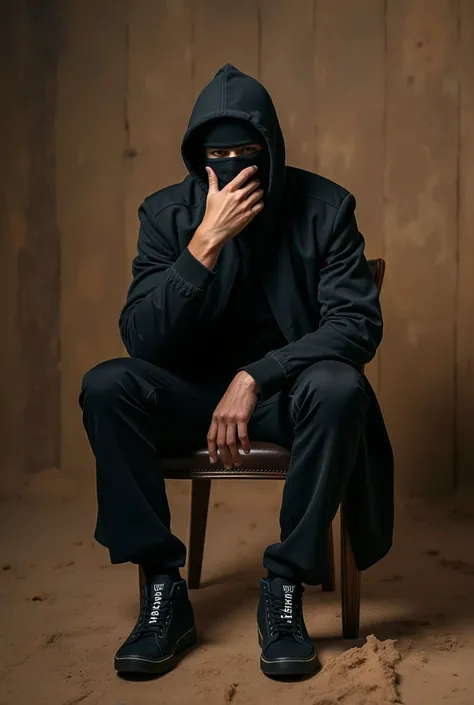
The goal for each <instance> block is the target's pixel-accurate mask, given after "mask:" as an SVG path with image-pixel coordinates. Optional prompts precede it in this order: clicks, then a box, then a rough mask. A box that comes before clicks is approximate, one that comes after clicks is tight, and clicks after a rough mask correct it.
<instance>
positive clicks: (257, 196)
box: [245, 188, 265, 207]
mask: <svg viewBox="0 0 474 705" xmlns="http://www.w3.org/2000/svg"><path fill="white" fill-rule="evenodd" d="M264 193H265V191H264V190H263V189H261V188H259V189H258V190H257V191H254V192H253V193H251V194H250V196H249V197H248V198H247V199H246V201H245V203H246V204H247V206H248V207H251V206H253V205H254V204H255V203H258V201H261V200H262V198H263V196H264Z"/></svg>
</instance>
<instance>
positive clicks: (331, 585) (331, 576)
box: [321, 522, 336, 592]
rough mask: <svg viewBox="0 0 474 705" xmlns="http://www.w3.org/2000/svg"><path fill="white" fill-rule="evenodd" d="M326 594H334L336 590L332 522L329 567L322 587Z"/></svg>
mask: <svg viewBox="0 0 474 705" xmlns="http://www.w3.org/2000/svg"><path fill="white" fill-rule="evenodd" d="M321 588H322V590H324V592H334V590H335V589H336V573H335V570H334V537H333V532H332V522H331V523H330V524H329V531H328V565H327V574H326V578H325V579H324V580H323V583H322V585H321Z"/></svg>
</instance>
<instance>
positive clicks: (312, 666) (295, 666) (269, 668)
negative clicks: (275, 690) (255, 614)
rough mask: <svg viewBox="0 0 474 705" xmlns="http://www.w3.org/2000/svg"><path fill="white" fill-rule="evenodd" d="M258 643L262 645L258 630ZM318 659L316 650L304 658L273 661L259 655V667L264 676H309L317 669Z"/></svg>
mask: <svg viewBox="0 0 474 705" xmlns="http://www.w3.org/2000/svg"><path fill="white" fill-rule="evenodd" d="M258 645H259V646H260V648H262V647H263V639H262V635H261V634H260V630H259V632H258ZM318 667H319V660H318V655H317V653H316V652H314V654H313V655H312V656H309V657H308V658H305V659H289V658H288V659H275V660H273V661H271V660H269V659H266V658H264V656H260V668H261V670H262V673H264V674H265V675H266V676H309V675H311V674H312V673H314V672H315V671H317V670H318Z"/></svg>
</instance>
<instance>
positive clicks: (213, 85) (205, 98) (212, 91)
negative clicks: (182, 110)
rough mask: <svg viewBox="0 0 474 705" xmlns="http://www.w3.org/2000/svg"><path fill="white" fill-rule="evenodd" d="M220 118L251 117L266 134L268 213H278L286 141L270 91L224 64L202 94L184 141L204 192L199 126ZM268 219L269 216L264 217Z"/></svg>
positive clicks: (188, 161) (186, 158) (189, 164)
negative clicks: (268, 167)
mask: <svg viewBox="0 0 474 705" xmlns="http://www.w3.org/2000/svg"><path fill="white" fill-rule="evenodd" d="M219 117H235V118H240V119H241V120H248V121H249V122H250V123H251V124H252V125H254V127H256V128H257V130H258V131H259V132H260V134H261V135H262V136H263V138H264V140H265V143H266V145H267V149H268V152H269V155H270V179H269V188H268V194H267V195H266V198H265V208H264V210H263V211H262V215H263V213H265V212H266V216H270V215H271V214H273V215H275V211H276V209H277V205H278V204H279V203H280V199H281V196H282V192H283V189H284V185H285V142H284V139H283V134H282V132H281V128H280V123H279V122H278V117H277V114H276V110H275V106H274V105H273V101H272V99H271V97H270V95H269V93H268V91H267V90H266V89H265V88H264V87H263V86H262V84H261V83H259V82H258V81H257V80H256V79H255V78H252V76H248V75H247V74H245V73H242V72H241V71H239V70H238V69H236V68H235V66H232V64H225V66H223V67H222V68H220V69H219V71H218V72H217V73H216V75H215V76H214V78H213V79H212V81H210V83H208V84H207V85H206V86H205V87H204V88H203V90H202V91H201V93H200V94H199V96H198V98H197V100H196V103H195V104H194V108H193V111H192V113H191V117H190V120H189V123H188V128H187V130H186V133H185V135H184V137H183V141H182V144H181V154H182V157H183V161H184V163H185V165H186V168H187V169H188V171H189V173H190V174H191V176H192V177H193V179H194V180H195V181H196V182H197V183H198V184H199V185H200V187H201V188H202V189H203V191H204V192H205V193H207V190H208V181H207V175H206V172H205V171H203V170H202V169H200V168H199V159H198V158H197V157H198V152H197V150H198V149H199V148H200V147H201V145H200V144H198V135H199V130H198V129H197V128H199V127H200V126H201V125H203V124H204V123H205V122H208V121H209V120H213V119H215V118H219ZM265 220H266V218H265Z"/></svg>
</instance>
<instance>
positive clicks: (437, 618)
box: [0, 471, 474, 705]
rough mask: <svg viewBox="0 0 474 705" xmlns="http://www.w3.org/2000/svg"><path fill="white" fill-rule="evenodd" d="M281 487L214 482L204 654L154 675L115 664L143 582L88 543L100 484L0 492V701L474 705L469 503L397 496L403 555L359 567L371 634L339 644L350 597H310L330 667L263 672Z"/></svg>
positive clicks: (178, 506)
mask: <svg viewBox="0 0 474 705" xmlns="http://www.w3.org/2000/svg"><path fill="white" fill-rule="evenodd" d="M168 487H169V496H170V502H171V506H172V511H173V525H174V530H175V531H176V532H177V533H178V535H180V536H181V537H183V538H186V536H187V531H188V508H189V490H190V488H189V484H188V483H187V482H176V481H175V482H170V483H169V485H168ZM281 487H282V485H281V484H280V483H270V482H235V481H223V482H219V483H214V486H213V490H212V495H211V507H212V508H211V511H210V517H209V525H208V539H207V543H206V551H205V557H204V571H203V586H202V588H201V589H200V590H199V591H193V592H192V593H191V596H192V600H193V604H194V607H195V611H196V619H197V626H198V630H199V636H200V645H199V648H197V649H196V650H194V651H193V652H191V653H190V654H189V655H188V656H187V657H186V658H185V659H184V660H183V661H182V662H181V664H180V665H179V666H178V668H177V669H175V670H174V671H173V672H171V673H169V674H167V675H165V676H163V677H161V678H159V679H153V680H133V679H131V680H124V679H121V678H119V677H117V676H116V674H115V672H114V670H113V654H114V651H115V650H116V648H117V647H118V646H119V644H120V643H121V642H122V640H123V639H124V638H125V637H126V636H127V635H128V633H129V631H130V630H131V628H132V626H133V624H134V622H135V617H136V612H137V576H136V571H135V569H134V568H133V567H132V566H129V565H124V566H111V565H110V564H109V562H108V554H107V552H106V551H105V549H103V548H102V547H101V546H99V545H98V544H96V543H95V542H94V541H93V539H92V538H91V534H92V529H93V524H94V519H95V496H94V489H93V486H92V483H90V486H88V487H85V488H82V490H81V493H80V495H79V496H78V494H77V492H76V491H75V489H74V488H72V487H70V486H68V485H67V483H66V482H65V481H64V480H62V479H61V478H60V476H59V474H58V473H57V472H55V471H51V472H45V473H42V474H41V475H39V476H38V477H35V478H33V479H32V480H31V481H30V482H29V485H28V486H25V488H24V491H22V493H21V495H18V496H16V497H14V496H13V497H12V496H11V495H9V496H7V495H4V496H3V497H1V498H0V507H1V518H0V521H1V530H2V540H1V549H0V552H1V555H0V594H1V610H0V618H1V624H0V652H1V655H2V658H1V672H0V705H13V704H15V705H74V704H75V703H84V705H96V704H97V705H98V704H99V703H100V705H148V704H150V705H151V704H152V703H153V705H188V703H189V704H191V703H193V705H194V704H197V705H201V704H202V705H204V704H206V705H218V703H228V702H232V703H234V704H235V705H239V704H240V703H245V705H253V704H254V703H258V704H259V705H260V704H262V705H266V704H267V703H269V704H270V703H271V704H272V705H276V704H278V703H285V704H286V703H295V704H296V703H301V704H302V705H336V704H339V703H342V705H364V704H365V703H367V704H369V705H372V704H374V705H385V703H397V702H401V703H405V705H425V704H426V705H444V704H445V703H449V704H450V705H472V704H473V703H474V502H473V499H474V498H473V497H462V498H461V497H460V498H451V499H449V500H442V501H441V500H438V501H420V500H414V499H411V500H407V499H405V500H399V501H398V504H397V523H396V538H395V545H394V548H393V550H392V551H391V553H390V555H389V556H388V557H387V558H386V559H384V560H383V561H381V562H380V563H378V564H377V565H376V566H375V567H373V568H371V569H370V570H368V571H365V572H364V573H363V574H362V608H361V637H360V639H359V640H357V641H345V640H343V639H342V638H341V611H340V602H339V593H338V592H336V593H322V592H321V591H320V588H308V589H307V591H306V593H305V615H306V623H307V625H308V629H309V631H310V634H311V635H312V637H313V638H314V640H315V642H316V644H317V647H318V649H319V653H320V660H321V662H322V665H323V668H322V671H321V672H320V673H319V674H318V675H316V676H315V677H313V678H311V679H308V680H304V681H299V682H293V683H292V682H290V683H288V682H284V683H282V682H278V681H273V680H269V679H267V678H265V676H263V675H262V674H261V673H260V671H259V668H258V656H259V650H258V646H257V639H256V624H255V611H256V602H257V596H258V579H259V577H260V575H261V574H262V569H261V554H262V551H263V549H264V548H265V546H266V545H267V544H268V543H270V542H272V541H274V540H275V539H276V538H277V535H278V528H277V527H278V523H277V517H278V506H279V498H280V493H281ZM242 507H245V509H244V511H242ZM335 526H336V527H337V524H336V525H335ZM338 536H339V532H338V528H336V539H337V538H338ZM224 537H225V541H224V540H223V539H224ZM337 558H338V555H337ZM338 578H339V575H338Z"/></svg>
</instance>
